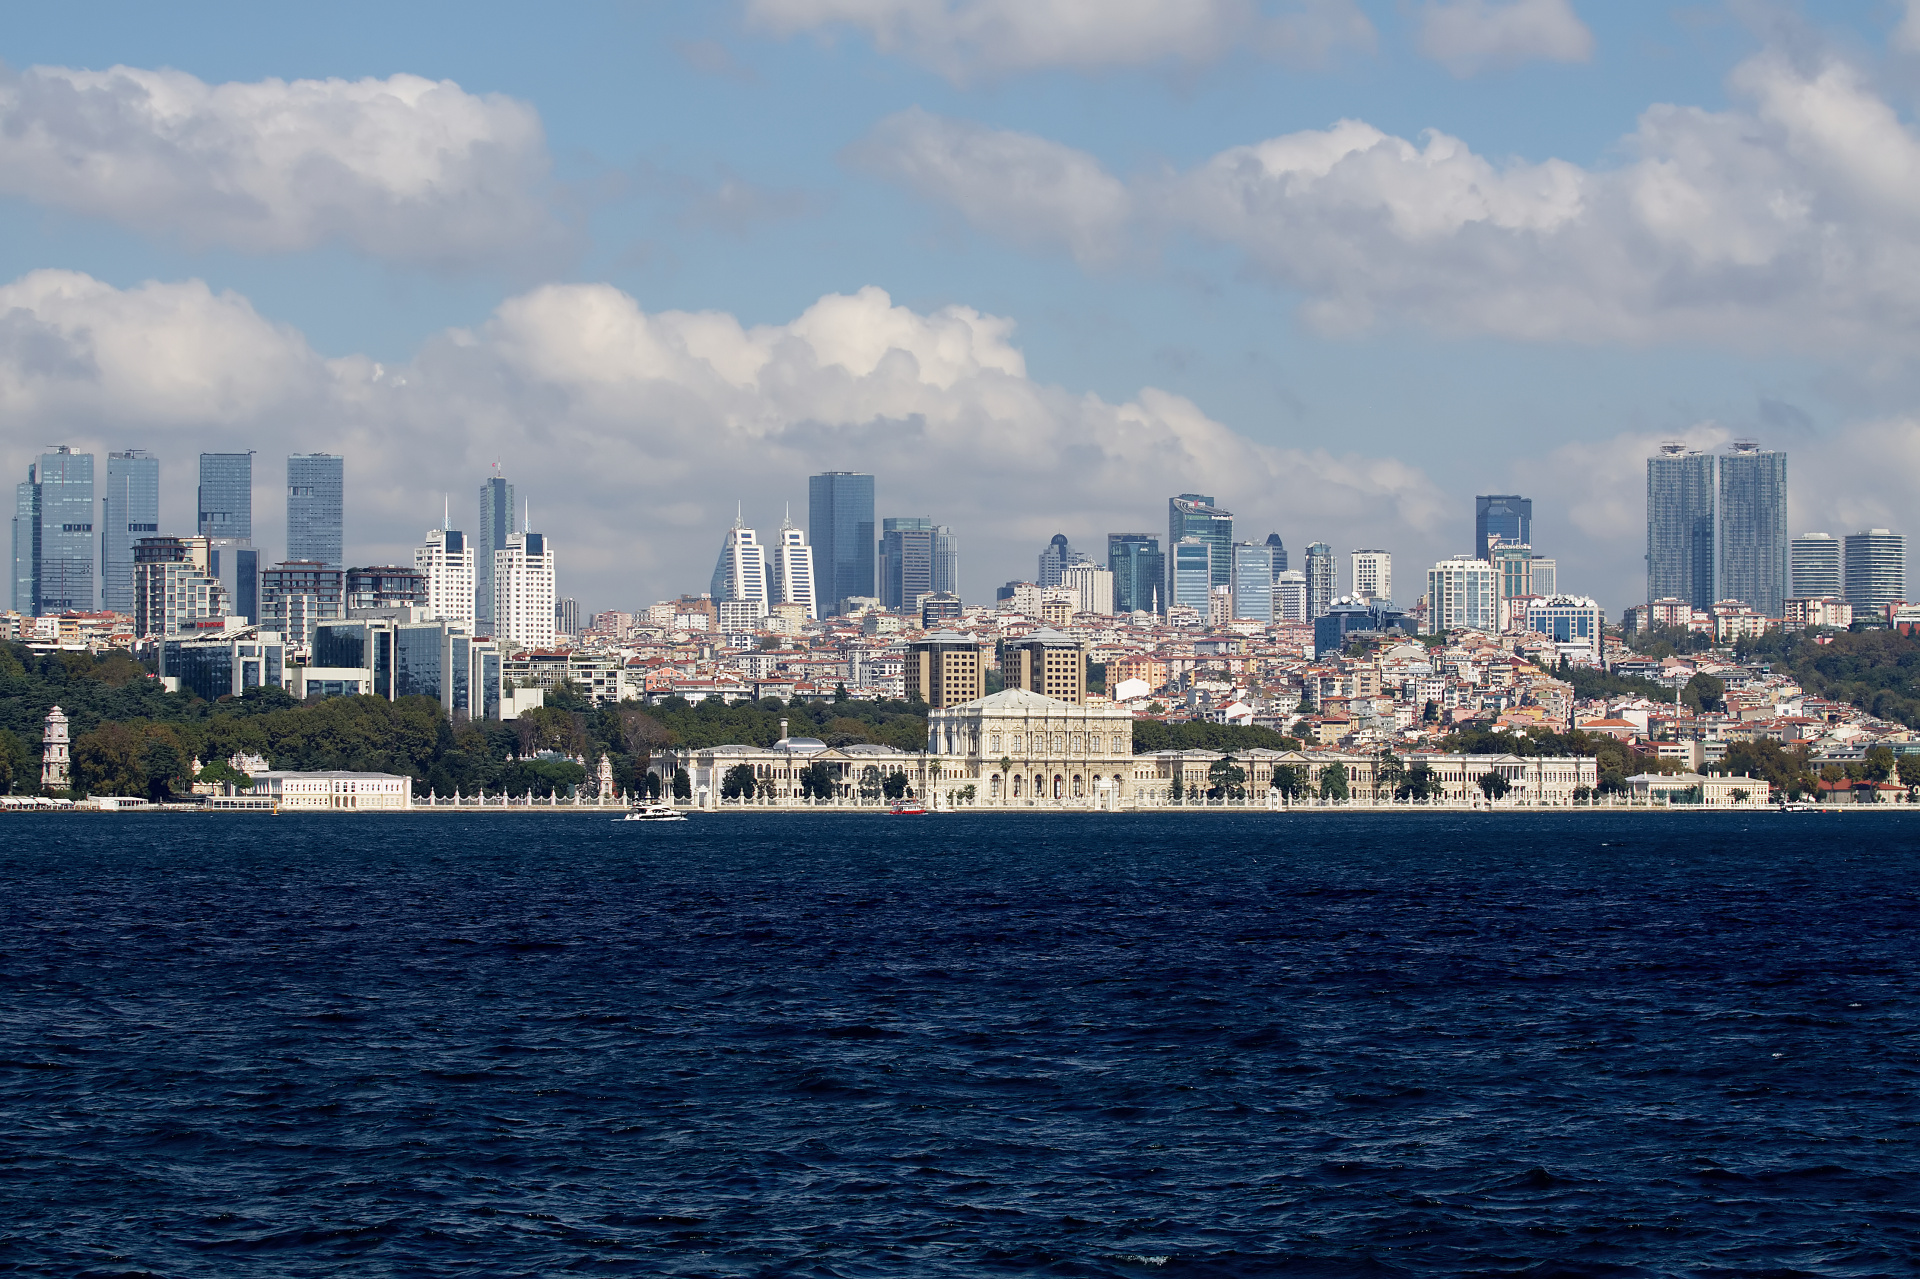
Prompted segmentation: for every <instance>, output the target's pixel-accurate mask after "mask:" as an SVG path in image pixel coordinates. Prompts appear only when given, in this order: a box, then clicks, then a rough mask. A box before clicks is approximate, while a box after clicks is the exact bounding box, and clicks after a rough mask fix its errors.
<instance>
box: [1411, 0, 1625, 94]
mask: <svg viewBox="0 0 1920 1279" xmlns="http://www.w3.org/2000/svg"><path fill="white" fill-rule="evenodd" d="M1420 52H1421V53H1423V54H1425V55H1426V56H1427V57H1429V58H1432V59H1433V60H1434V61H1435V62H1438V63H1439V64H1440V65H1441V66H1444V67H1445V68H1446V69H1447V70H1449V71H1451V72H1452V73H1453V74H1454V75H1456V76H1459V77H1460V78H1462V79H1465V78H1467V77H1468V76H1473V75H1478V74H1479V73H1480V72H1482V71H1486V70H1489V69H1500V68H1504V67H1512V66H1518V65H1519V64H1520V63H1522V62H1585V61H1586V60H1587V59H1588V58H1591V57H1592V56H1593V32H1591V31H1589V30H1588V29H1587V24H1586V23H1584V22H1582V21H1580V18H1579V16H1578V15H1577V14H1575V13H1574V11H1573V5H1572V4H1570V3H1569V2H1568V0H1428V3H1427V4H1426V5H1425V6H1423V7H1422V8H1421V10H1420Z"/></svg>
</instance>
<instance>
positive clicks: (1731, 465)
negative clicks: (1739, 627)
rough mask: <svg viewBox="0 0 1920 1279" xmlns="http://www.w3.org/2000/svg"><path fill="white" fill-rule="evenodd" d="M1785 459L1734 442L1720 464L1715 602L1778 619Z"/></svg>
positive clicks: (1782, 598) (1783, 567)
mask: <svg viewBox="0 0 1920 1279" xmlns="http://www.w3.org/2000/svg"><path fill="white" fill-rule="evenodd" d="M1787 543H1788V537H1787V455H1786V454H1785V453H1774V452H1762V451H1761V449H1760V446H1759V445H1758V444H1754V443H1752V442H1751V441H1747V440H1738V441H1735V443H1734V444H1733V446H1732V447H1731V449H1730V450H1729V451H1728V453H1727V455H1726V456H1725V457H1722V458H1721V459H1720V536H1719V540H1718V546H1719V550H1720V578H1719V588H1718V596H1719V598H1721V599H1730V600H1740V601H1742V602H1743V603H1745V604H1746V605H1747V606H1748V607H1749V608H1752V609H1754V610H1755V611H1756V612H1758V613H1759V614H1760V615H1761V616H1763V617H1779V616H1780V615H1781V614H1782V613H1783V612H1784V611H1785V603H1786V598H1787Z"/></svg>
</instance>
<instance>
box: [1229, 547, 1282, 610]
mask: <svg viewBox="0 0 1920 1279" xmlns="http://www.w3.org/2000/svg"><path fill="white" fill-rule="evenodd" d="M1233 615H1234V616H1235V617H1236V618H1242V619H1245V620H1247V621H1254V622H1271V621H1273V620H1274V619H1273V548H1272V547H1270V546H1268V545H1267V544H1266V543H1265V542H1235V543H1234V544H1233Z"/></svg>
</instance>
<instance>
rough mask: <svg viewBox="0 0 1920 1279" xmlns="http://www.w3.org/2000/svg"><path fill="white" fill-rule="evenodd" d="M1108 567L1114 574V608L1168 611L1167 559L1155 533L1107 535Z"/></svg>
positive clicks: (1125, 610)
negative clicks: (1162, 552)
mask: <svg viewBox="0 0 1920 1279" xmlns="http://www.w3.org/2000/svg"><path fill="white" fill-rule="evenodd" d="M1107 569H1108V571H1110V572H1111V573H1112V574H1113V611H1114V612H1116V613H1164V612H1166V611H1167V588H1166V580H1167V562H1166V557H1165V556H1164V555H1162V554H1161V553H1160V538H1159V536H1158V535H1156V534H1153V533H1109V534H1107Z"/></svg>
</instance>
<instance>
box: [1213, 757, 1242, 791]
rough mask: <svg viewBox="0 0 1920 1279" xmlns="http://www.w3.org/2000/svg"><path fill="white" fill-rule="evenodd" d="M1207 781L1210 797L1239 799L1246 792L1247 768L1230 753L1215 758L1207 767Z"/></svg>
mask: <svg viewBox="0 0 1920 1279" xmlns="http://www.w3.org/2000/svg"><path fill="white" fill-rule="evenodd" d="M1207 781H1208V783H1209V789H1208V791H1207V797H1208V798H1209V799H1221V798H1223V797H1231V798H1234V799H1239V798H1242V797H1243V796H1244V795H1245V794H1246V785H1247V770H1246V769H1244V768H1242V767H1240V765H1239V764H1238V763H1236V762H1235V761H1234V758H1233V756H1231V755H1228V756H1225V757H1224V758H1222V759H1216V760H1214V761H1213V763H1212V764H1211V765H1210V766H1209V767H1208V768H1207Z"/></svg>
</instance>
